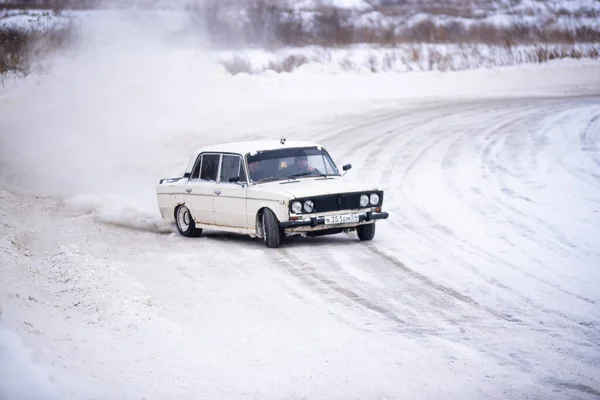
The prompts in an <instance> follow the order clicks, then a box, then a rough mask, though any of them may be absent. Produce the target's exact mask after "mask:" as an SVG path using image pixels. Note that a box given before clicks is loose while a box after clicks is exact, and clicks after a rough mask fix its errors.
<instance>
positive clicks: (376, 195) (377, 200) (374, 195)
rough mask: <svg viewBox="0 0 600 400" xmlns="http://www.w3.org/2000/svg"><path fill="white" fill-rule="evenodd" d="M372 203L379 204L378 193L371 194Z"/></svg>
mask: <svg viewBox="0 0 600 400" xmlns="http://www.w3.org/2000/svg"><path fill="white" fill-rule="evenodd" d="M369 200H370V201H371V205H373V206H374V205H375V204H377V203H379V195H378V194H377V193H373V194H371V198H370V199H369Z"/></svg>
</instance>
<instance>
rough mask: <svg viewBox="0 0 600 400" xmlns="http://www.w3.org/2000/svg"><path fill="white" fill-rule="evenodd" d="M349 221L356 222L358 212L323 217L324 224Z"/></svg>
mask: <svg viewBox="0 0 600 400" xmlns="http://www.w3.org/2000/svg"><path fill="white" fill-rule="evenodd" d="M350 222H358V214H346V215H330V216H327V217H325V225H331V224H347V223H350Z"/></svg>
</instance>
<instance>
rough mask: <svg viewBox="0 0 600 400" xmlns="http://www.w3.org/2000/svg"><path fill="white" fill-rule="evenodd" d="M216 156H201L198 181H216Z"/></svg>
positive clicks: (217, 157)
mask: <svg viewBox="0 0 600 400" xmlns="http://www.w3.org/2000/svg"><path fill="white" fill-rule="evenodd" d="M219 158H220V156H219V155H218V154H205V155H203V156H202V167H201V168H200V179H202V180H204V181H216V180H217V172H218V171H219Z"/></svg>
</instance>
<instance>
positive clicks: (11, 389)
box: [0, 25, 600, 400]
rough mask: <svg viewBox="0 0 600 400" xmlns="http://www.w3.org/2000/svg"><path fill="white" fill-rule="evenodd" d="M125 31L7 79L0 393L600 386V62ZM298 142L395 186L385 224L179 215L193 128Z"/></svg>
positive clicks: (290, 394) (391, 391)
mask: <svg viewBox="0 0 600 400" xmlns="http://www.w3.org/2000/svg"><path fill="white" fill-rule="evenodd" d="M113 28H114V31H113V33H114V35H109V36H106V35H101V36H96V35H95V34H94V32H96V33H97V31H94V29H93V27H91V33H90V37H89V38H88V40H89V44H90V45H89V46H88V47H87V48H86V50H82V51H80V52H79V53H78V54H77V57H76V58H70V57H67V56H64V57H63V58H59V59H56V60H54V61H53V68H52V69H51V70H52V71H53V72H52V73H51V74H50V75H39V76H38V75H33V74H32V75H29V76H28V77H27V78H26V79H23V80H12V81H7V82H6V83H5V86H4V87H3V91H2V92H1V94H0V96H1V97H0V185H1V186H0V227H1V228H0V232H1V234H0V305H1V310H2V313H1V329H0V398H2V400H4V399H7V400H8V399H19V400H20V399H65V398H74V399H90V398H110V399H142V398H144V399H163V398H178V399H194V398H200V397H201V398H211V399H212V398H232V399H233V398H235V399H242V398H243V399H245V398H261V399H279V398H309V399H332V398H336V399H338V398H339V399H382V398H400V399H402V398H431V399H434V398H452V399H464V398H519V399H522V398H531V399H538V398H544V399H564V398H569V399H592V398H597V397H598V396H600V379H599V378H598V377H599V376H600V334H599V332H600V330H599V328H600V308H599V302H600V294H599V293H600V292H599V291H598V286H599V284H600V272H599V271H598V265H600V250H599V249H600V232H599V229H600V228H599V227H600V184H599V183H600V150H599V149H600V78H599V77H600V63H599V62H598V61H589V60H588V61H585V60H582V61H580V62H574V61H560V62H552V63H549V64H546V65H542V66H540V65H536V66H523V67H507V68H495V69H487V70H476V71H462V72H448V73H411V74H387V73H381V74H376V75H371V74H361V73H337V74H331V73H330V71H328V70H327V68H324V67H322V66H319V65H318V64H309V65H306V66H304V67H302V68H300V69H298V70H297V71H296V72H294V73H292V74H279V75H273V74H265V75H261V76H249V75H243V74H242V75H237V76H231V75H229V74H227V73H225V72H224V71H223V69H222V68H221V67H219V66H215V65H214V64H213V63H212V61H211V59H210V57H207V56H206V55H205V54H204V53H202V52H200V51H197V50H194V49H193V48H190V47H189V46H180V47H175V46H174V45H173V43H166V42H163V41H160V40H158V39H157V36H156V31H155V30H153V29H149V30H145V29H141V30H137V29H136V30H135V32H137V35H125V36H123V35H118V34H117V32H118V31H121V30H122V29H125V27H123V26H120V25H115V26H113ZM123 37H127V38H129V40H122V38H123ZM280 137H287V138H288V139H293V138H296V139H310V140H316V141H319V142H321V143H323V144H324V145H325V146H326V147H327V148H328V149H329V151H330V152H331V154H332V156H333V157H334V159H335V161H336V162H337V163H338V164H344V163H352V164H353V169H352V170H351V171H349V173H348V174H347V175H346V178H347V179H350V180H358V179H360V180H366V181H372V182H377V183H378V184H380V185H382V187H383V188H384V189H385V190H386V195H385V202H384V208H385V209H386V210H387V211H389V212H390V215H391V216H390V218H389V219H388V220H386V221H382V222H380V223H378V226H377V229H378V232H377V235H376V237H375V240H374V241H373V242H371V243H361V242H359V241H358V239H356V237H355V236H354V235H345V234H342V235H337V236H330V237H321V238H314V239H294V240H289V241H286V242H285V243H284V245H283V247H282V248H281V249H277V250H270V249H267V248H265V247H264V245H263V243H262V242H261V241H260V240H253V239H249V238H246V237H242V236H236V235H225V234H220V233H217V232H210V233H207V234H206V235H203V237H201V238H198V239H186V238H183V237H180V236H178V235H177V234H175V233H172V232H171V231H170V229H169V227H165V226H164V225H163V224H162V223H161V221H160V219H159V214H158V210H157V209H156V200H155V197H154V185H155V184H156V183H157V182H158V179H159V178H162V177H167V176H173V175H177V174H179V173H180V171H181V170H182V168H183V167H184V166H185V164H186V163H187V161H188V158H189V156H190V154H191V152H192V151H193V150H194V149H195V148H197V147H200V146H204V145H207V144H211V143H218V142H221V141H230V140H237V139H242V138H243V139H262V138H275V139H276V138H280Z"/></svg>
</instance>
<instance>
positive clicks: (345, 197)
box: [290, 191, 383, 213]
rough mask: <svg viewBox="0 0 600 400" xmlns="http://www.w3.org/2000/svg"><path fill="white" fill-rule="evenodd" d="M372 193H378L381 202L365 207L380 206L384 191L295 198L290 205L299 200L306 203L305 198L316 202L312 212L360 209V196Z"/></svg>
mask: <svg viewBox="0 0 600 400" xmlns="http://www.w3.org/2000/svg"><path fill="white" fill-rule="evenodd" d="M371 193H377V194H378V195H379V203H378V204H376V205H371V204H369V205H368V206H367V207H365V208H368V207H376V206H380V205H381V203H382V202H383V192H382V191H371V192H357V193H337V194H327V195H324V196H316V197H307V198H302V199H295V200H293V201H291V202H290V207H291V204H292V203H293V202H294V201H299V202H301V203H304V201H305V200H312V202H313V203H314V208H313V212H312V213H323V212H329V211H341V210H352V209H358V208H361V206H360V196H361V195H363V194H366V195H367V196H368V195H370V194H371Z"/></svg>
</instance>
